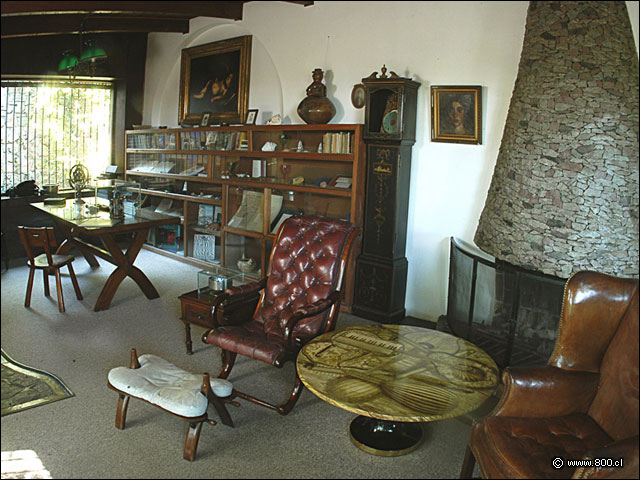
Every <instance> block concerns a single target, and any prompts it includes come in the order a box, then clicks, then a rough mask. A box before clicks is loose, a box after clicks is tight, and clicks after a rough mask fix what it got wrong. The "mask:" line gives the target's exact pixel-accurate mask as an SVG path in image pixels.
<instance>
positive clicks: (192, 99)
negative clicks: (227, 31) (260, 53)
mask: <svg viewBox="0 0 640 480" xmlns="http://www.w3.org/2000/svg"><path fill="white" fill-rule="evenodd" d="M251 38H252V37H251V35H245V36H243V37H236V38H230V39H228V40H221V41H219V42H213V43H207V44H205V45H198V46H196V47H191V48H184V49H182V59H181V63H180V103H179V106H178V123H180V124H182V123H195V124H196V125H197V124H199V123H200V120H201V118H202V114H203V113H207V112H210V117H209V125H212V124H216V123H218V124H222V123H229V124H230V123H242V119H244V118H245V116H246V114H247V106H248V105H249V74H250V68H251Z"/></svg>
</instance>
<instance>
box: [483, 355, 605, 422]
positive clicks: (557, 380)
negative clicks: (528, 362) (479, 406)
mask: <svg viewBox="0 0 640 480" xmlns="http://www.w3.org/2000/svg"><path fill="white" fill-rule="evenodd" d="M598 378H599V375H598V374H597V373H591V372H579V371H572V370H563V369H561V368H557V367H552V366H548V365H547V366H542V367H508V368H507V369H505V370H504V372H503V373H502V383H503V384H504V386H505V390H504V394H503V395H502V398H501V399H500V402H499V403H498V405H496V407H495V409H494V410H493V412H492V413H491V414H490V415H492V416H503V417H557V416H561V415H569V414H571V413H577V412H583V413H584V412H586V411H587V409H588V407H589V405H590V404H591V401H592V400H593V397H594V395H595V394H596V388H597V385H598Z"/></svg>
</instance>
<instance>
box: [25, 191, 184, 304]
mask: <svg viewBox="0 0 640 480" xmlns="http://www.w3.org/2000/svg"><path fill="white" fill-rule="evenodd" d="M31 206H32V207H34V208H36V209H38V210H40V211H42V212H45V213H46V214H48V215H50V216H51V218H52V219H53V221H54V222H55V224H56V225H57V227H59V229H60V230H61V232H62V233H63V236H64V240H63V241H62V243H61V244H60V246H59V247H58V249H57V251H56V254H60V255H64V254H67V253H68V252H69V251H70V250H71V249H73V248H77V249H79V251H80V252H81V253H82V255H83V256H84V258H85V259H86V261H87V262H88V263H89V265H90V266H91V267H92V268H97V267H99V266H100V263H99V262H98V260H97V259H96V257H99V258H101V259H103V260H105V261H107V262H109V263H111V264H113V265H115V266H116V269H115V270H114V271H113V272H112V273H111V275H109V277H108V278H107V281H106V283H105V285H104V287H103V288H102V291H101V292H100V295H99V296H98V300H97V301H96V305H95V307H94V311H96V312H97V311H100V310H106V309H108V308H109V306H110V305H111V302H112V300H113V297H114V295H115V294H116V291H117V290H118V287H119V286H120V284H121V283H122V281H123V280H124V279H125V278H127V277H129V278H131V279H132V280H133V281H134V282H135V283H136V284H137V285H138V287H140V289H141V290H142V292H143V293H144V294H145V296H146V297H147V298H148V299H154V298H158V297H159V296H160V294H159V293H158V291H157V290H156V288H155V287H154V286H153V284H152V283H151V280H149V278H148V277H147V276H146V275H145V274H144V272H143V271H142V270H141V269H140V268H138V267H136V266H135V265H134V262H135V260H136V257H137V256H138V253H139V252H140V250H141V248H142V246H143V244H144V242H145V240H146V239H147V237H148V234H149V230H150V229H151V228H154V227H158V226H161V225H172V224H179V223H180V221H181V220H180V217H179V216H173V215H164V214H159V213H156V212H152V215H149V214H144V212H143V211H142V210H136V212H135V214H131V213H125V214H124V216H121V217H120V218H113V216H112V215H111V213H110V212H109V206H108V203H106V202H105V200H104V199H103V198H100V197H84V198H82V199H66V200H65V201H64V202H61V203H60V204H48V203H47V202H36V203H32V204H31ZM95 239H99V240H100V242H101V243H102V246H103V247H104V248H102V247H100V246H99V245H96V244H95V243H100V242H95ZM92 242H95V243H92ZM121 245H122V247H121Z"/></svg>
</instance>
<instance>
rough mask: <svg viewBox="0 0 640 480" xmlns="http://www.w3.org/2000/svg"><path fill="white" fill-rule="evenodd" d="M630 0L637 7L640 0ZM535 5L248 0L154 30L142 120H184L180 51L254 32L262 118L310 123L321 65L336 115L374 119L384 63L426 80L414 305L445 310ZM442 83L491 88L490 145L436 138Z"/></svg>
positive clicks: (252, 95) (412, 244)
mask: <svg viewBox="0 0 640 480" xmlns="http://www.w3.org/2000/svg"><path fill="white" fill-rule="evenodd" d="M627 3H628V4H629V3H630V4H635V7H636V13H637V3H638V2H637V1H636V2H627ZM527 7H528V2H527V1H511V2H502V1H471V2H459V1H453V2H400V1H394V2H360V1H359V2H346V1H342V2H324V1H319V2H315V4H314V5H313V6H310V7H303V6H300V5H295V4H290V3H285V2H249V3H247V4H245V6H244V19H243V20H241V21H237V22H234V21H225V20H213V19H210V18H204V17H198V18H196V19H193V20H192V21H191V25H190V33H189V34H187V35H182V34H167V33H153V34H150V35H149V42H148V53H147V65H146V80H145V96H144V118H143V123H144V124H150V125H154V126H157V125H168V126H177V121H178V120H177V117H178V95H179V92H178V90H179V83H180V78H179V77H180V51H181V49H183V48H187V47H192V46H195V45H200V44H204V43H209V42H214V41H217V40H223V39H226V38H232V37H236V36H240V35H253V50H252V63H251V79H250V92H249V108H258V109H260V114H259V116H258V123H265V120H266V119H267V118H269V117H270V116H271V115H272V114H273V113H281V114H282V115H283V117H284V119H285V123H303V122H302V120H301V119H300V118H299V117H298V115H297V113H296V108H297V106H298V103H299V102H300V101H301V100H302V99H303V98H304V97H305V89H306V87H307V86H308V85H309V84H310V83H311V81H312V79H311V72H312V70H313V69H314V68H317V67H320V68H322V69H323V70H324V71H325V78H324V83H325V85H327V89H328V95H329V97H330V98H331V99H332V101H333V103H334V104H335V106H336V110H337V114H336V116H335V117H334V118H333V120H332V121H331V123H364V110H363V109H361V110H357V109H355V108H353V106H352V105H351V100H350V98H351V89H352V87H353V85H355V84H357V83H360V81H361V79H362V78H363V77H367V76H369V75H370V74H371V73H372V72H374V71H378V72H379V71H380V67H381V66H382V64H386V66H387V68H388V69H389V70H393V71H395V72H396V73H397V74H398V75H400V76H406V77H411V78H413V79H414V80H416V81H418V82H421V83H422V86H421V87H420V89H419V94H418V113H417V115H418V123H417V140H416V144H415V146H414V147H413V160H412V170H411V187H410V197H409V218H408V239H407V259H408V261H409V273H408V281H407V298H406V304H405V305H406V309H407V314H408V315H411V316H415V317H418V318H424V319H430V320H435V319H437V317H438V316H439V315H441V314H443V313H445V311H446V295H447V281H448V270H449V268H448V267H449V266H448V252H449V237H451V236H456V237H459V238H461V239H463V240H467V241H470V242H471V241H473V235H474V233H475V229H476V226H477V222H478V218H479V216H480V213H481V211H482V207H483V206H484V201H485V198H486V194H487V191H488V188H489V184H490V181H491V176H492V174H493V168H494V165H495V161H496V158H497V155H498V149H499V146H500V141H501V138H502V131H503V128H504V124H505V121H506V116H507V111H508V107H509V101H510V98H511V92H512V90H513V85H514V82H515V78H516V73H517V68H518V62H519V59H520V52H521V49H522V41H523V39H524V27H525V21H526V14H527ZM632 8H633V5H632V6H631V7H630V11H632ZM635 16H636V27H635V30H634V32H635V33H636V36H637V30H638V29H637V14H636V15H635ZM632 18H633V15H632ZM636 45H637V39H636ZM431 85H482V86H483V115H482V123H483V135H482V137H483V138H482V145H456V144H443V143H433V142H431V141H430V118H429V117H430V101H429V89H430V86H431Z"/></svg>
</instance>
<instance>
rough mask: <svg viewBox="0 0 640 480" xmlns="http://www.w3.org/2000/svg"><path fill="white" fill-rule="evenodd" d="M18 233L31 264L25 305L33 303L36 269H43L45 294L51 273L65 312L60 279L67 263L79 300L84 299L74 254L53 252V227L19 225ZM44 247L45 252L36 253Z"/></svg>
mask: <svg viewBox="0 0 640 480" xmlns="http://www.w3.org/2000/svg"><path fill="white" fill-rule="evenodd" d="M18 234H19V235H20V240H21V241H22V245H23V246H24V249H25V250H26V252H27V257H28V258H29V259H28V260H27V265H28V266H29V281H28V282H27V296H26V298H25V300H24V306H25V307H29V306H30V305H31V291H32V290H33V277H34V275H35V273H36V270H42V278H43V281H44V294H45V295H46V296H47V297H48V296H49V295H50V293H49V275H55V277H56V289H57V291H58V309H59V310H60V311H61V312H64V298H63V296H62V282H61V279H60V269H61V268H62V267H64V266H65V265H66V266H67V267H69V276H70V277H71V282H72V283H73V289H74V290H75V291H76V296H77V297H78V300H82V293H81V292H80V287H79V285H78V280H77V279H76V274H75V272H74V271H73V266H72V265H71V262H73V260H74V257H73V255H56V254H53V253H51V252H52V251H55V248H56V238H55V234H54V232H53V227H23V226H19V227H18ZM36 249H37V250H40V249H43V250H44V253H41V254H39V255H35V253H34V250H36Z"/></svg>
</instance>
